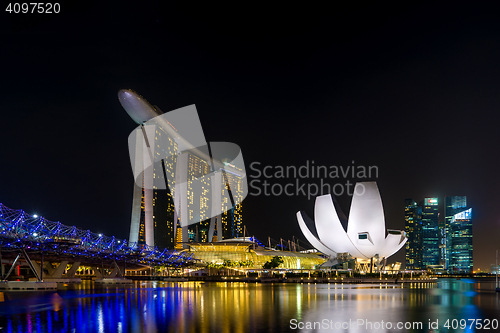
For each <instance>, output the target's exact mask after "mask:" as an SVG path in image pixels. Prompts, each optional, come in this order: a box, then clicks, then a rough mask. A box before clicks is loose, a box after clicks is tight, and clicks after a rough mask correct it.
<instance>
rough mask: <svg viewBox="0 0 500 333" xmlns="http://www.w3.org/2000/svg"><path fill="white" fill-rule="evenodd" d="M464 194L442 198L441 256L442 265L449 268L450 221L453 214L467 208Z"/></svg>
mask: <svg viewBox="0 0 500 333" xmlns="http://www.w3.org/2000/svg"><path fill="white" fill-rule="evenodd" d="M467 208H468V207H467V197H466V196H447V197H445V198H444V226H443V230H442V243H444V247H445V251H444V258H443V267H444V268H445V269H449V268H450V260H451V251H452V249H451V246H452V245H451V221H452V219H453V218H454V216H455V214H458V213H461V212H463V211H465V210H467Z"/></svg>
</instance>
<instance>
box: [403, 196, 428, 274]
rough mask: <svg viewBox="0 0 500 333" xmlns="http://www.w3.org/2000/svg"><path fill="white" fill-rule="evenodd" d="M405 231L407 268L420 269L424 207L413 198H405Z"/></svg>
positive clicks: (421, 267)
mask: <svg viewBox="0 0 500 333" xmlns="http://www.w3.org/2000/svg"><path fill="white" fill-rule="evenodd" d="M405 232H406V237H408V240H407V241H406V244H405V249H406V259H405V260H406V266H405V267H406V269H411V270H419V269H424V267H423V266H422V251H421V249H422V207H420V206H418V205H417V203H416V202H415V201H414V200H413V199H406V200H405Z"/></svg>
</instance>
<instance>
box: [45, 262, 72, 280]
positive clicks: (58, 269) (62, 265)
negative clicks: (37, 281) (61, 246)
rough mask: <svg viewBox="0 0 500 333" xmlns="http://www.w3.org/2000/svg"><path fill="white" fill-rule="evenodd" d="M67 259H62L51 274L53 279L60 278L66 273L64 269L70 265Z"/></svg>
mask: <svg viewBox="0 0 500 333" xmlns="http://www.w3.org/2000/svg"><path fill="white" fill-rule="evenodd" d="M68 262H69V261H67V260H64V261H61V263H60V264H59V265H58V266H57V267H56V268H55V269H54V271H53V272H52V274H50V277H51V278H53V279H60V278H62V275H63V274H64V271H65V270H66V267H67V266H68Z"/></svg>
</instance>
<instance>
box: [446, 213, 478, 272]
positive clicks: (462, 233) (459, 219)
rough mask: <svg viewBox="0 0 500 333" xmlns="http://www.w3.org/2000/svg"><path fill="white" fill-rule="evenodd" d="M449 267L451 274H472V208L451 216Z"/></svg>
mask: <svg viewBox="0 0 500 333" xmlns="http://www.w3.org/2000/svg"><path fill="white" fill-rule="evenodd" d="M450 239H451V245H450V250H451V251H450V252H451V255H450V261H449V262H450V265H449V269H448V270H449V271H450V272H451V273H472V270H473V267H474V262H473V256H472V255H473V248H472V208H469V209H467V210H464V211H462V212H460V213H457V214H455V215H453V218H452V219H451V221H450Z"/></svg>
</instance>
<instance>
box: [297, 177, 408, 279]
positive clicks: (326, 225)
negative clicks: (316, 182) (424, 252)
mask: <svg viewBox="0 0 500 333" xmlns="http://www.w3.org/2000/svg"><path fill="white" fill-rule="evenodd" d="M297 220H298V222H299V226H300V229H301V230H302V233H303V234H304V236H305V237H306V238H307V240H308V241H309V242H310V243H311V245H313V246H314V247H315V248H316V249H317V250H318V251H320V252H323V253H324V254H326V255H328V256H330V260H329V262H330V263H331V264H335V263H338V262H340V261H342V260H345V259H354V260H355V265H356V266H355V267H356V269H357V270H360V271H365V272H367V271H370V272H373V271H377V270H379V269H380V267H381V265H382V264H384V263H385V260H386V259H387V258H388V257H390V256H391V255H393V254H394V253H396V252H397V251H399V250H400V249H401V248H402V247H403V245H404V244H405V243H406V241H407V238H406V233H405V232H404V231H401V230H391V229H389V230H386V229H385V218H384V209H383V206H382V200H381V198H380V193H379V190H378V187H377V183H376V182H361V183H357V184H356V187H355V188H354V193H353V197H352V203H351V210H350V214H349V220H348V219H347V218H346V216H345V215H344V213H343V212H342V210H341V209H340V207H339V205H338V203H337V202H336V201H335V200H334V199H332V197H331V195H329V194H328V195H322V196H318V197H317V198H316V203H315V207H314V220H312V219H310V218H309V217H308V216H307V215H306V214H305V213H304V212H302V211H299V212H297Z"/></svg>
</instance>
